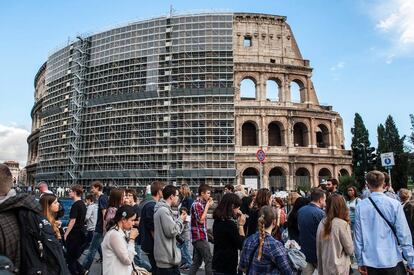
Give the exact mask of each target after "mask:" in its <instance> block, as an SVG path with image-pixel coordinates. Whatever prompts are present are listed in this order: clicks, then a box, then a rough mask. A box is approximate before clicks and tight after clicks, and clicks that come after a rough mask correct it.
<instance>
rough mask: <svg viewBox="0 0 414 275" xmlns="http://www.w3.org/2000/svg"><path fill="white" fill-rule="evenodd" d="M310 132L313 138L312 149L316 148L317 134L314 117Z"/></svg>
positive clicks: (311, 120) (311, 139)
mask: <svg viewBox="0 0 414 275" xmlns="http://www.w3.org/2000/svg"><path fill="white" fill-rule="evenodd" d="M310 131H311V138H310V147H311V148H316V147H318V146H316V133H315V119H314V118H313V117H312V118H311V119H310Z"/></svg>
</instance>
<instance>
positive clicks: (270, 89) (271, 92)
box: [266, 79, 282, 101]
mask: <svg viewBox="0 0 414 275" xmlns="http://www.w3.org/2000/svg"><path fill="white" fill-rule="evenodd" d="M281 87H282V85H281V83H280V81H279V80H278V79H269V80H267V81H266V100H267V101H279V100H280V93H281V90H280V89H281Z"/></svg>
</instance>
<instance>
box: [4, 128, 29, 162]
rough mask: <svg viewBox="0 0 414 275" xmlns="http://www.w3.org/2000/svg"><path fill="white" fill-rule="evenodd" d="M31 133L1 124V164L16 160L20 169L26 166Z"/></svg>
mask: <svg viewBox="0 0 414 275" xmlns="http://www.w3.org/2000/svg"><path fill="white" fill-rule="evenodd" d="M29 134H30V133H29V131H27V130H26V129H24V128H21V127H18V126H15V125H13V126H6V125H2V124H0V162H1V163H2V162H3V161H6V160H16V161H18V162H19V163H20V168H22V167H24V166H25V165H26V160H27V150H28V146H27V141H26V139H27V137H28V136H29Z"/></svg>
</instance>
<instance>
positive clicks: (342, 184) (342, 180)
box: [338, 176, 362, 194]
mask: <svg viewBox="0 0 414 275" xmlns="http://www.w3.org/2000/svg"><path fill="white" fill-rule="evenodd" d="M349 186H356V187H357V188H358V189H361V188H362V186H360V185H358V184H357V183H356V182H355V178H354V177H351V176H340V177H339V186H338V189H339V192H341V193H342V194H346V190H347V188H348V187H349Z"/></svg>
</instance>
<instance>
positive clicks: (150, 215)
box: [139, 181, 165, 274]
mask: <svg viewBox="0 0 414 275" xmlns="http://www.w3.org/2000/svg"><path fill="white" fill-rule="evenodd" d="M164 185H165V184H164V183H162V182H159V181H155V182H153V183H152V184H151V196H152V198H151V199H149V200H146V201H145V202H143V203H142V207H141V220H140V224H139V233H140V235H141V238H140V240H141V248H142V250H143V251H144V252H146V253H148V259H149V261H150V263H151V268H152V270H151V272H152V274H157V265H156V262H155V258H154V208H155V204H156V203H157V202H158V201H159V200H160V199H161V198H162V189H164Z"/></svg>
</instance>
